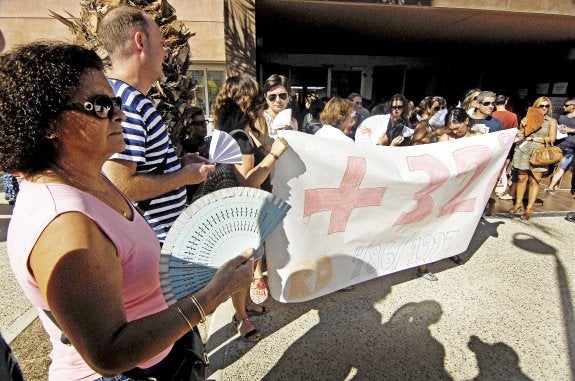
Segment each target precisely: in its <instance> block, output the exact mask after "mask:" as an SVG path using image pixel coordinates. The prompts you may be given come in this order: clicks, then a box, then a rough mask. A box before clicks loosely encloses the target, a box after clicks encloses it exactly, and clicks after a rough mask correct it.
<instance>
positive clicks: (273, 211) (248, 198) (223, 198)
mask: <svg viewBox="0 0 575 381" xmlns="http://www.w3.org/2000/svg"><path fill="white" fill-rule="evenodd" d="M289 209H290V206H289V205H288V204H287V203H285V202H284V201H283V200H281V199H280V198H278V197H276V196H274V195H272V194H271V193H269V192H266V191H263V190H261V189H256V188H246V187H235V188H226V189H221V190H219V191H216V192H213V193H210V194H208V195H206V196H204V197H202V198H200V199H199V200H197V201H196V202H194V203H193V204H192V205H190V206H189V207H188V208H187V209H186V210H185V211H184V212H183V213H182V214H181V215H180V217H178V219H177V220H176V222H175V223H174V225H173V226H172V228H171V229H170V231H169V233H168V236H167V237H166V240H165V242H164V246H163V247H162V254H161V256H160V283H161V286H162V291H163V293H164V298H165V299H166V302H167V303H168V304H172V303H175V302H176V301H177V300H179V299H181V298H183V297H185V296H187V295H188V294H190V293H193V292H195V291H197V290H199V289H201V288H202V287H204V286H205V285H206V284H207V283H208V282H209V281H210V280H211V279H212V277H213V276H214V274H215V273H216V271H217V270H218V268H219V267H220V266H221V265H222V264H224V263H225V262H227V261H228V260H230V259H232V258H234V257H236V256H237V255H239V254H240V253H241V252H242V251H243V250H245V249H247V248H254V249H257V248H258V247H260V246H261V245H262V244H263V242H264V241H265V240H266V238H267V237H268V236H269V235H270V234H271V233H272V231H273V230H274V229H275V228H276V226H277V225H278V224H279V223H280V222H281V221H282V220H283V219H284V217H285V216H286V214H287V212H288V210H289Z"/></svg>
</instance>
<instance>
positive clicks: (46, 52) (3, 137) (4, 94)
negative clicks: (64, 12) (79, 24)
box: [0, 42, 104, 173]
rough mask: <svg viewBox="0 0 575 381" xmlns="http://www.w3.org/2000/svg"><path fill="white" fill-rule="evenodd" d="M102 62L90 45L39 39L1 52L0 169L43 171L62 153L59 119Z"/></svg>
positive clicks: (9, 170) (101, 68) (99, 68)
mask: <svg viewBox="0 0 575 381" xmlns="http://www.w3.org/2000/svg"><path fill="white" fill-rule="evenodd" d="M103 68H104V66H103V64H102V60H101V59H100V57H98V55H97V54H96V53H95V52H93V51H91V50H89V49H86V48H83V47H81V46H78V45H72V44H68V43H63V42H35V43H32V44H28V45H24V46H21V47H19V48H17V49H15V50H13V51H10V52H7V53H5V54H3V55H0V167H1V169H2V170H3V171H6V172H24V173H34V172H38V171H41V170H44V169H46V168H48V167H49V166H50V163H52V162H54V161H55V160H56V158H57V157H58V155H59V152H58V145H57V141H56V140H55V139H54V138H53V137H54V134H55V133H56V132H57V131H58V128H59V126H58V124H57V118H58V117H59V116H60V114H61V113H62V111H63V110H64V106H65V105H66V104H67V103H69V101H70V99H71V98H72V97H73V95H74V94H75V93H76V92H77V91H78V87H79V86H80V81H81V80H82V76H83V75H84V74H86V73H87V72H88V71H89V70H92V69H95V70H103Z"/></svg>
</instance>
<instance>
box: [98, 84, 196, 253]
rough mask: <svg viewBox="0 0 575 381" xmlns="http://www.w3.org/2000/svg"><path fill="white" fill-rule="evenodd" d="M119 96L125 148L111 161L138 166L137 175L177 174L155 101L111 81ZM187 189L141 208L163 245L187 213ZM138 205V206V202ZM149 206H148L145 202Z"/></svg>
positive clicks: (127, 86)
mask: <svg viewBox="0 0 575 381" xmlns="http://www.w3.org/2000/svg"><path fill="white" fill-rule="evenodd" d="M109 82H110V85H111V86H112V89H113V90H114V94H116V96H118V97H121V98H122V111H124V113H125V114H126V120H125V121H123V122H122V128H123V130H124V131H123V132H124V141H125V142H126V148H125V150H124V151H123V152H121V153H117V154H114V155H113V156H112V157H111V159H121V160H127V161H132V162H135V163H136V173H157V172H158V169H161V167H162V166H163V167H164V169H163V171H162V173H169V172H174V171H176V170H178V169H180V168H181V164H180V160H179V159H178V157H177V156H176V152H175V150H174V147H173V146H172V142H171V141H170V136H169V134H168V129H167V128H166V125H165V124H164V122H163V120H162V116H161V115H160V113H159V112H158V111H157V110H156V108H155V107H154V104H153V103H152V101H151V100H150V99H149V98H148V97H146V96H145V95H144V94H142V93H141V92H140V91H138V90H137V89H136V88H134V87H132V86H130V85H128V84H127V83H125V82H122V81H120V80H118V79H111V78H110V79H109ZM185 203H186V187H181V188H177V189H174V190H172V191H170V192H168V193H165V194H163V195H161V196H158V197H156V198H154V199H152V200H151V202H150V203H149V204H148V205H142V202H140V205H139V206H140V208H141V209H143V210H144V218H145V219H146V221H148V223H149V224H150V225H151V226H152V228H153V229H154V232H155V233H156V236H157V237H158V239H159V240H160V242H162V243H163V242H164V240H165V239H166V234H167V233H168V230H170V227H171V226H172V224H173V223H174V221H175V220H176V218H178V216H179V215H180V213H181V212H182V211H183V210H184V208H185ZM135 204H136V205H137V204H138V203H135ZM144 204H146V203H144Z"/></svg>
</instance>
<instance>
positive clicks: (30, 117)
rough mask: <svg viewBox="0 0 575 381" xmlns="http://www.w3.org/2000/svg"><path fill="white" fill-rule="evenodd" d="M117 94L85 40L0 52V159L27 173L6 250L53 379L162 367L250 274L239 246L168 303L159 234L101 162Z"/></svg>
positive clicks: (116, 128) (115, 120)
mask: <svg viewBox="0 0 575 381" xmlns="http://www.w3.org/2000/svg"><path fill="white" fill-rule="evenodd" d="M133 12H136V13H137V12H139V11H133ZM141 17H143V20H144V22H146V23H148V22H151V19H148V18H147V16H143V14H142V15H141ZM144 36H147V35H146V34H141V35H140V37H141V38H146V37H144ZM144 45H146V43H144ZM120 104H121V100H120V99H118V98H115V97H114V94H113V92H112V89H111V88H110V86H109V84H108V81H107V79H106V77H105V76H104V73H103V64H102V61H101V60H100V58H99V57H98V56H97V55H96V53H94V52H93V51H91V50H88V49H85V48H82V47H80V46H76V45H71V44H65V43H50V42H41V43H34V44H30V45H26V46H22V47H19V48H17V49H15V50H13V51H11V52H9V53H7V54H5V55H3V56H0V105H1V107H0V162H1V163H2V170H5V171H9V172H17V173H19V174H21V176H22V177H23V181H22V187H21V192H20V194H19V195H18V198H17V201H16V206H15V209H14V213H13V219H12V221H11V224H10V227H9V233H8V253H9V257H10V262H11V266H12V268H13V270H14V273H15V274H16V277H17V279H18V281H19V283H20V285H21V286H22V288H23V290H24V292H25V293H26V295H27V296H28V298H29V299H30V300H31V302H32V303H33V304H34V305H35V306H37V308H38V309H39V310H45V311H49V312H48V314H46V313H45V312H44V311H40V314H39V316H40V319H41V320H42V323H43V325H44V328H45V329H46V331H47V332H48V334H49V336H50V340H51V342H52V344H53V351H52V354H51V357H52V363H51V366H50V371H49V374H50V380H67V381H68V380H99V379H103V378H102V377H112V376H116V375H119V374H121V373H124V372H126V371H129V370H131V369H133V368H140V369H141V370H142V371H143V372H148V371H149V370H150V369H159V367H160V366H162V365H163V364H164V362H165V361H166V359H172V358H173V357H171V356H172V355H173V354H174V353H175V354H174V356H180V354H179V353H176V352H177V350H176V349H175V348H179V346H178V342H179V339H180V338H182V337H184V336H186V335H188V334H189V332H190V331H191V330H192V329H193V328H194V326H195V325H196V324H197V323H198V322H200V321H202V319H205V315H206V314H209V313H211V312H212V311H213V310H214V309H215V308H216V307H217V306H218V305H219V304H220V303H222V302H223V301H225V300H226V299H227V298H228V297H229V296H230V295H231V294H233V293H234V292H236V290H238V289H240V288H246V287H249V284H250V281H251V279H252V273H253V260H252V259H251V250H250V251H248V250H246V251H245V252H244V253H242V254H241V255H238V256H237V257H236V258H234V259H233V260H231V261H230V262H228V263H226V264H225V265H224V266H223V267H222V268H221V269H220V270H219V271H218V272H217V273H216V275H215V276H214V278H213V279H212V281H211V282H210V283H209V284H208V285H207V286H206V287H205V288H203V289H201V290H200V291H198V292H196V293H195V294H194V295H190V296H188V297H187V298H185V299H182V300H180V301H178V302H176V303H175V304H173V305H172V306H170V307H168V306H167V305H166V302H165V300H164V297H163V294H162V290H161V287H160V279H159V258H160V245H159V243H158V240H157V238H156V236H155V234H154V233H153V231H152V230H151V228H150V227H149V225H148V224H147V223H146V222H145V220H144V219H143V218H142V217H141V216H140V215H139V214H138V213H137V212H136V211H135V209H134V208H133V207H132V205H131V203H130V202H129V201H128V200H127V199H126V198H125V197H124V196H123V194H122V193H120V192H119V191H118V189H117V188H115V187H114V185H112V183H111V182H110V181H108V179H107V178H106V177H105V176H104V175H103V174H102V173H101V169H102V165H103V164H104V162H105V161H106V160H107V159H108V158H109V157H110V156H111V155H112V154H113V153H116V152H120V151H122V150H123V149H124V139H123V135H122V125H121V123H122V122H123V121H124V120H125V119H126V116H125V115H124V113H123V112H122V110H121V108H120ZM50 315H52V318H54V320H52V319H51V318H50V317H49V316H50ZM62 333H65V339H66V340H67V341H68V342H69V343H70V344H67V343H65V341H66V340H64V339H63V338H62V337H61V335H62ZM174 344H175V345H174ZM173 348H174V349H173ZM183 356H184V355H183V354H181V358H183ZM146 374H147V373H146ZM130 377H131V376H130ZM118 379H128V378H127V377H124V376H119V378H118Z"/></svg>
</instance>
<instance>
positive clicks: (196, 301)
mask: <svg viewBox="0 0 575 381" xmlns="http://www.w3.org/2000/svg"><path fill="white" fill-rule="evenodd" d="M188 299H190V300H191V301H192V303H194V306H196V309H197V310H198V312H199V313H200V323H203V322H205V321H206V313H205V312H204V309H203V308H202V305H201V304H200V302H198V299H196V297H195V296H194V295H190V296H188Z"/></svg>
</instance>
